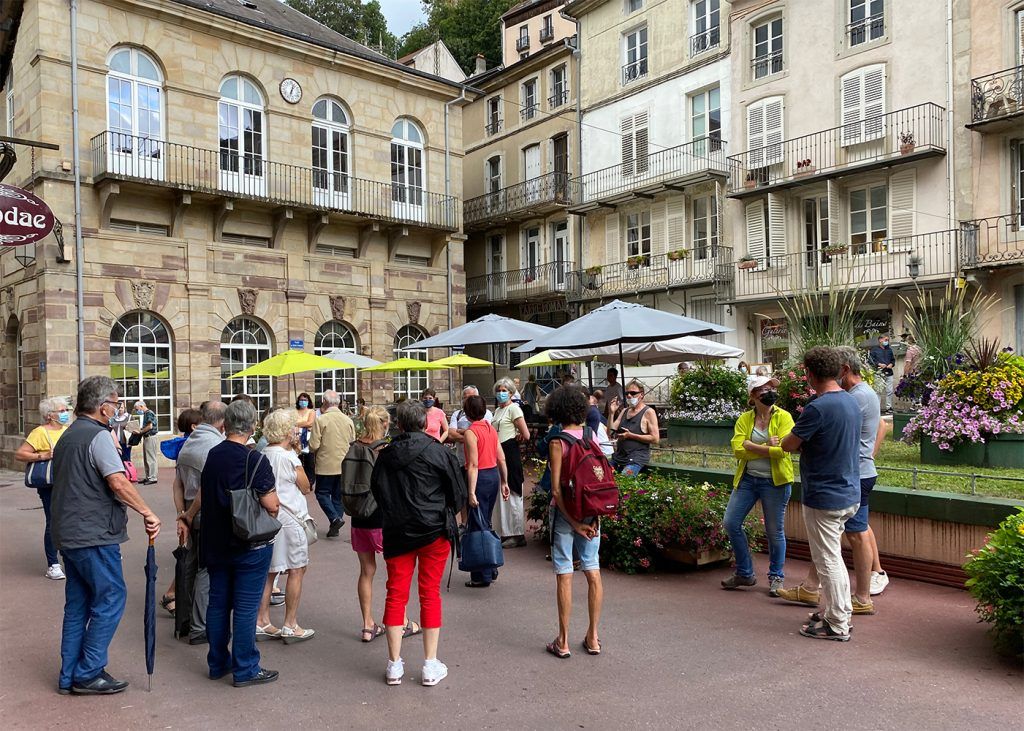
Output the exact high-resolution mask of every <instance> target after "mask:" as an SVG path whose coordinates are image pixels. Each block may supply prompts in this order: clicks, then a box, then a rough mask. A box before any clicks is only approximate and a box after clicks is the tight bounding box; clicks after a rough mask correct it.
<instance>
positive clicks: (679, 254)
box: [667, 249, 690, 261]
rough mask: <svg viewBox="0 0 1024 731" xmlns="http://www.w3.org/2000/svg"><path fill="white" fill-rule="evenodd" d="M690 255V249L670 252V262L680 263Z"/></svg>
mask: <svg viewBox="0 0 1024 731" xmlns="http://www.w3.org/2000/svg"><path fill="white" fill-rule="evenodd" d="M689 255H690V251H689V249H676V250H675V251H670V252H668V255H667V256H668V260H669V261H679V260H681V259H685V258H686V257H688V256H689Z"/></svg>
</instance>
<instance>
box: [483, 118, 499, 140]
mask: <svg viewBox="0 0 1024 731" xmlns="http://www.w3.org/2000/svg"><path fill="white" fill-rule="evenodd" d="M501 127H502V120H500V119H495V120H493V121H492V122H489V123H488V124H485V125H484V133H485V134H486V135H487V136H488V137H492V136H494V135H496V134H498V133H499V132H501Z"/></svg>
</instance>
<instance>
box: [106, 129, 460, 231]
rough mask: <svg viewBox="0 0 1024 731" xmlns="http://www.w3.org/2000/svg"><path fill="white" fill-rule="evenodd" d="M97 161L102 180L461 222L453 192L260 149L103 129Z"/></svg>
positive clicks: (436, 223) (444, 224) (430, 222)
mask: <svg viewBox="0 0 1024 731" xmlns="http://www.w3.org/2000/svg"><path fill="white" fill-rule="evenodd" d="M92 163H93V177H94V178H96V179H100V178H103V177H108V178H115V179H118V180H130V181H138V182H142V183H151V184H154V185H163V186H167V187H170V188H175V189H177V190H187V191H193V192H199V193H209V194H213V195H219V196H224V197H228V198H246V199H249V200H258V201H264V202H266V203H272V204H275V205H278V206H296V207H300V208H307V209H311V210H320V211H335V212H338V213H348V214H352V215H356V216H366V217H369V218H374V219H378V220H384V221H396V222H401V223H409V224H414V225H421V226H428V227H431V228H442V229H450V230H457V229H458V227H459V221H458V208H457V204H458V200H457V199H456V198H453V197H451V196H444V195H439V194H437V193H429V192H427V191H425V190H423V189H422V188H419V187H416V186H412V185H407V184H401V183H394V182H380V181H376V180H363V179H361V178H353V177H351V176H350V175H346V174H345V173H340V172H332V171H329V170H321V169H316V168H306V167H299V166H297V165H287V164H285V163H279V162H272V161H270V160H266V159H265V158H263V157H262V156H259V155H246V154H241V155H240V154H238V153H236V152H233V151H227V150H205V149H201V148H198V147H191V146H189V145H179V144H177V143H174V142H163V141H160V140H152V139H148V138H144V137H135V136H132V135H126V134H122V133H120V132H103V133H101V134H98V135H96V136H95V137H93V138H92Z"/></svg>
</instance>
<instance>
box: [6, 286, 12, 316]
mask: <svg viewBox="0 0 1024 731" xmlns="http://www.w3.org/2000/svg"><path fill="white" fill-rule="evenodd" d="M4 305H6V307H7V312H8V314H11V315H13V314H14V287H7V288H5V289H4Z"/></svg>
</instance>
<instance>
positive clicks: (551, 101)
mask: <svg viewBox="0 0 1024 731" xmlns="http://www.w3.org/2000/svg"><path fill="white" fill-rule="evenodd" d="M568 101H569V90H568V89H563V90H562V91H556V92H555V93H554V94H552V95H551V96H549V97H548V109H554V108H556V107H560V106H562V105H563V104H565V103H566V102H568Z"/></svg>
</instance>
